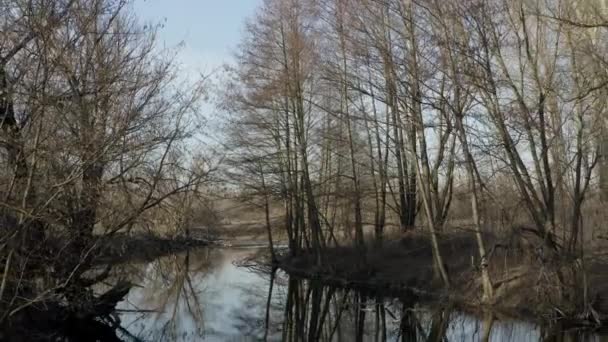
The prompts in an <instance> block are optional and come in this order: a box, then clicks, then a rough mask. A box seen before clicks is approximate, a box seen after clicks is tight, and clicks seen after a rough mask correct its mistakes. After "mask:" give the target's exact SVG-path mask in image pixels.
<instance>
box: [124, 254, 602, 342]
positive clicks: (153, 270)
mask: <svg viewBox="0 0 608 342" xmlns="http://www.w3.org/2000/svg"><path fill="white" fill-rule="evenodd" d="M259 251H260V250H259V249H256V248H243V249H236V248H226V249H217V248H216V249H199V250H196V251H190V252H187V253H182V254H179V255H172V256H166V257H162V258H160V259H157V260H155V261H153V262H150V263H136V264H128V265H124V266H122V267H120V268H119V270H118V271H117V277H121V278H127V279H128V280H130V281H132V282H133V283H135V284H138V286H136V287H134V288H132V289H131V291H130V292H129V294H128V296H127V297H126V298H125V300H124V301H123V302H121V303H119V305H118V307H117V309H118V313H119V315H120V319H121V328H120V331H119V332H118V334H119V336H120V337H121V338H122V339H124V340H127V341H129V340H132V341H197V340H204V341H260V340H269V341H303V340H307V341H483V340H489V341H608V337H603V336H601V334H599V333H582V332H578V331H562V330H560V329H559V328H557V327H543V326H539V325H537V324H534V323H531V322H525V321H518V320H501V319H498V318H495V317H491V316H488V317H483V318H478V317H474V316H471V315H467V314H463V313H460V312H458V311H456V310H452V309H450V308H448V307H445V306H444V307H439V305H437V306H434V307H429V306H425V305H420V304H418V303H415V302H411V301H408V300H407V299H398V298H383V299H377V298H372V297H368V296H366V295H365V294H364V293H360V292H357V291H353V290H349V291H347V290H343V289H335V288H331V287H326V286H323V285H322V284H320V283H317V282H314V281H312V282H311V281H305V280H297V279H289V277H288V276H287V275H286V274H285V273H282V272H277V273H276V274H274V275H272V274H270V272H267V271H265V270H262V269H259V268H257V267H251V265H252V263H251V262H248V260H250V259H251V258H254V257H255V255H256V253H257V252H259ZM269 298H270V300H269Z"/></svg>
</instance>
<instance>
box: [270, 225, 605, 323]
mask: <svg viewBox="0 0 608 342" xmlns="http://www.w3.org/2000/svg"><path fill="white" fill-rule="evenodd" d="M487 240H488V241H490V242H491V243H490V246H493V247H492V250H491V252H492V255H491V258H490V267H489V269H490V270H491V276H492V282H493V284H494V293H495V298H494V300H493V302H492V303H491V304H490V305H488V304H487V303H482V294H483V293H482V287H481V283H480V281H479V279H480V270H479V268H478V264H479V262H478V259H477V254H476V245H475V240H474V236H473V234H472V233H458V234H450V235H445V236H442V238H441V241H440V249H441V253H442V255H443V258H444V261H445V266H446V268H447V270H448V273H449V275H450V282H451V284H450V288H449V289H447V288H446V287H445V286H444V285H443V283H442V282H441V280H440V279H438V278H437V277H436V276H435V275H436V272H435V271H434V267H433V265H434V263H433V255H432V249H431V244H430V241H429V239H428V238H427V237H426V236H424V235H422V234H410V235H406V236H402V237H400V238H398V239H392V240H390V241H385V242H384V244H383V245H382V246H381V247H374V246H368V247H367V249H366V251H365V253H364V254H363V253H361V251H360V250H358V249H356V248H354V247H339V248H329V249H326V250H325V251H324V252H323V264H322V266H317V265H315V259H314V257H313V256H312V255H311V254H310V253H306V252H301V253H300V254H299V255H297V256H290V255H284V256H282V257H280V258H279V261H278V263H277V266H278V267H280V268H282V269H283V270H285V271H286V272H288V273H289V274H290V275H294V276H297V277H305V278H316V279H320V280H321V281H323V282H326V283H327V284H328V285H332V286H339V287H346V288H354V289H359V290H365V291H370V292H371V293H374V294H379V295H385V296H395V297H413V298H416V299H418V300H421V301H434V302H438V301H439V302H441V301H449V302H450V303H453V304H454V305H457V306H458V307H459V308H461V309H463V310H465V311H468V312H481V311H485V310H492V311H495V312H497V313H498V314H500V315H504V316H508V317H512V318H522V317H525V318H526V319H529V320H532V321H536V322H544V323H546V322H557V321H559V322H561V323H563V324H567V325H570V326H584V327H600V326H606V324H607V323H608V305H607V302H606V300H605V299H606V298H608V291H607V290H606V288H605V287H606V286H605V282H604V281H601V279H603V277H605V274H606V270H608V264H606V263H603V262H598V261H595V262H594V263H591V262H588V263H587V264H586V266H585V270H586V271H585V273H586V275H585V276H586V278H587V281H588V284H589V287H588V297H587V299H588V300H587V304H584V303H582V301H581V300H582V298H579V297H580V294H581V293H583V291H582V289H581V286H582V284H583V283H582V281H581V275H580V274H579V273H580V272H578V271H576V272H575V270H573V268H576V269H577V270H578V269H579V268H580V264H581V260H575V261H574V262H572V263H567V260H565V259H564V260H563V263H562V264H560V263H559V262H556V261H555V260H549V258H548V257H547V258H546V260H542V259H540V258H539V257H538V256H537V255H535V254H534V253H531V252H530V251H529V249H530V246H526V245H525V243H523V244H522V243H521V242H518V243H517V244H514V243H512V242H510V243H509V244H506V243H505V241H501V240H499V239H496V238H493V237H487ZM572 265H574V266H572ZM558 278H559V281H558V280H557V279H558ZM560 284H561V285H560ZM577 294H578V295H579V296H578V297H577Z"/></svg>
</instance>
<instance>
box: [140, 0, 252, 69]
mask: <svg viewBox="0 0 608 342" xmlns="http://www.w3.org/2000/svg"><path fill="white" fill-rule="evenodd" d="M261 2H262V0H134V7H135V12H136V13H137V16H138V17H139V18H140V19H141V20H143V21H144V22H145V23H163V24H164V27H163V28H162V29H161V30H160V32H159V38H160V43H164V44H165V45H166V46H167V47H175V46H177V45H178V44H180V42H183V43H184V46H183V48H182V49H181V52H180V54H179V59H180V60H179V62H180V63H181V64H182V66H183V68H184V72H199V73H200V72H202V73H204V74H208V73H210V72H212V71H214V70H215V69H217V68H219V67H221V66H222V64H223V63H225V62H229V61H230V59H231V57H232V54H233V52H234V51H235V49H236V47H237V45H238V44H239V42H240V37H241V33H242V32H243V30H244V23H245V20H246V19H247V18H249V17H252V16H253V15H254V14H255V11H256V8H257V6H258V5H260V4H261Z"/></svg>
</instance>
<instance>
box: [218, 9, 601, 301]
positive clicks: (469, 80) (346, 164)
mask: <svg viewBox="0 0 608 342" xmlns="http://www.w3.org/2000/svg"><path fill="white" fill-rule="evenodd" d="M607 8H608V7H607V6H606V3H605V2H603V1H600V0H597V1H593V0H592V1H585V2H577V3H573V2H571V1H562V0H551V1H535V0H516V1H510V0H509V1H507V0H491V1H481V0H480V1H476V0H471V1H464V2H448V1H436V0H302V1H296V0H265V1H264V2H263V4H262V6H261V8H260V9H259V11H258V13H257V15H256V16H255V17H254V18H252V19H251V20H250V21H249V22H248V24H247V26H246V32H245V35H244V38H243V40H242V43H241V45H240V46H239V48H238V52H237V62H236V63H235V65H234V66H232V67H231V68H229V69H228V72H227V74H226V79H225V83H224V87H223V91H222V95H223V97H222V102H221V103H222V106H223V108H224V109H226V110H227V111H228V112H229V113H230V115H229V118H228V120H227V136H228V141H227V145H228V146H229V152H228V153H229V155H228V157H229V158H228V159H229V161H230V163H231V164H230V165H229V167H228V173H229V174H230V176H231V177H233V179H236V180H237V181H238V183H239V184H240V186H241V188H242V189H243V191H244V192H245V193H248V194H253V195H255V197H256V198H257V200H258V201H259V203H260V205H261V207H263V208H265V212H266V222H267V226H268V228H269V229H268V231H269V238H270V240H271V244H272V234H271V232H272V229H270V228H271V226H273V225H274V224H275V223H274V222H271V221H272V220H271V217H270V216H271V215H270V214H269V212H270V211H271V210H270V209H271V207H272V206H273V205H275V204H276V203H280V206H281V208H282V209H281V211H282V215H281V217H282V218H284V221H283V222H281V227H284V228H285V231H286V235H287V237H288V242H289V250H290V253H291V254H292V255H297V254H299V253H302V252H303V251H310V252H311V253H313V254H314V256H315V260H316V264H317V265H321V264H322V263H323V251H324V250H325V249H326V248H328V247H332V246H339V245H340V244H343V243H344V241H345V240H347V241H352V242H353V243H354V246H355V247H356V248H360V249H361V251H362V253H361V255H362V256H364V255H365V250H366V249H367V248H370V246H372V245H376V246H379V245H381V244H382V242H383V239H384V238H385V237H384V235H385V232H386V231H387V230H388V229H389V226H391V225H395V226H397V227H398V228H399V230H401V231H409V230H413V229H414V228H415V227H416V226H417V225H418V226H423V227H424V228H423V229H424V231H425V232H427V233H428V236H429V238H430V241H431V243H432V246H433V258H434V264H435V269H436V271H437V274H438V276H439V277H440V278H441V279H442V281H443V283H444V284H445V285H446V286H449V285H450V276H449V274H448V272H447V271H446V269H445V263H444V260H442V256H441V253H440V250H439V246H438V239H440V235H442V234H443V233H445V232H446V230H448V229H449V228H450V227H454V226H456V225H463V224H465V223H466V226H467V227H469V229H470V230H472V231H473V232H474V233H475V237H476V242H477V249H478V266H479V269H480V277H481V279H482V283H483V291H484V298H486V299H487V300H491V298H492V297H493V290H494V286H493V280H492V279H491V276H490V272H489V271H488V260H487V258H488V257H489V254H490V248H489V247H488V246H486V242H485V239H484V234H486V233H487V232H498V230H499V229H498V228H499V225H501V224H502V225H503V226H504V225H511V226H513V227H514V226H517V225H523V226H525V227H526V229H527V230H528V231H530V232H533V234H535V235H537V236H538V237H539V238H540V239H541V241H543V247H542V248H544V249H546V250H547V251H549V252H548V253H553V254H554V255H558V256H560V257H563V256H566V255H568V256H572V258H571V260H574V259H575V258H576V257H582V256H583V253H584V252H583V250H584V246H585V243H586V241H587V240H588V239H589V238H590V236H591V234H592V230H593V229H595V228H592V227H594V222H588V221H593V218H589V220H587V217H588V216H589V215H587V214H585V213H588V212H591V211H592V209H591V208H599V209H597V210H598V211H599V212H600V218H597V217H596V219H597V220H601V212H602V207H603V206H604V207H605V202H603V203H604V204H602V202H601V199H600V197H601V198H603V199H604V200H605V198H606V196H607V194H608V185H607V182H608V161H607V160H606V158H607V157H606V153H607V152H608V149H607V148H606V146H607V145H606V144H607V141H608V140H607V138H606V124H607V120H608V114H607V108H606V98H607V97H606V95H607V92H608V73H607V72H606V70H608V69H607V68H606V67H607V64H606V61H607V59H606V58H607V56H608V54H607V52H608V51H607V50H606V49H607V47H608V44H606V42H607V41H606V39H607V34H608V32H607V30H608V25H607V23H608V21H607V18H608V13H607V12H606V11H607ZM505 216H508V220H507V221H508V223H505V222H504V221H501V218H503V217H505ZM604 218H605V216H604ZM463 222H464V223H463ZM600 222H601V221H600ZM595 224H597V222H595ZM600 224H601V223H600ZM367 227H373V229H372V231H373V234H371V240H373V241H367V240H370V238H366V236H367V235H369V234H366V230H367ZM558 273H559V272H558ZM558 278H559V275H558ZM560 279H561V278H560Z"/></svg>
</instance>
